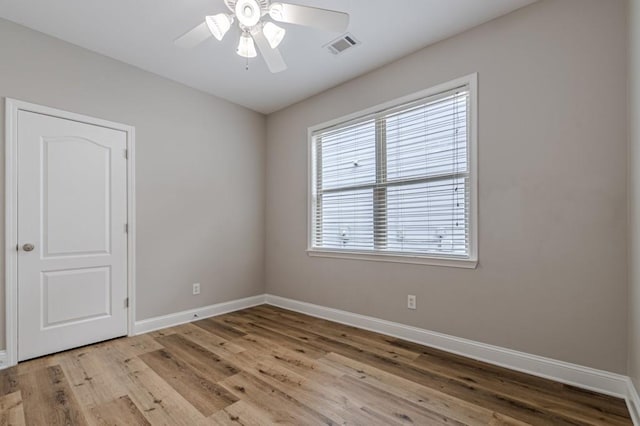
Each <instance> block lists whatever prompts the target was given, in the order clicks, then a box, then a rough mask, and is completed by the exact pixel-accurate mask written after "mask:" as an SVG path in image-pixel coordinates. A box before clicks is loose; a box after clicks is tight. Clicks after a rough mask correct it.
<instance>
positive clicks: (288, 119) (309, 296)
mask: <svg viewBox="0 0 640 426" xmlns="http://www.w3.org/2000/svg"><path fill="white" fill-rule="evenodd" d="M626 37H627V32H626V2H625V1H602V0H563V1H549V0H547V1H545V0H543V1H541V2H539V3H535V4H533V5H531V6H528V7H526V8H524V9H521V10H519V11H516V12H514V13H512V14H510V15H507V16H504V17H502V18H499V19H497V20H495V21H492V22H490V23H487V24H485V25H482V26H480V27H478V28H475V29H473V30H471V31H468V32H466V33H464V34H461V35H459V36H456V37H454V38H451V39H448V40H445V41H443V42H440V43H438V44H436V45H433V46H431V47H428V48H426V49H423V50H421V51H419V52H416V53H415V54H413V55H410V56H408V57H406V58H404V59H401V60H399V61H397V62H395V63H392V64H390V65H388V66H385V67H383V68H381V69H379V70H377V71H374V72H372V73H370V74H367V75H365V76H362V77H359V78H357V79H355V80H352V81H350V82H348V83H346V84H344V85H342V86H339V87H336V88H334V89H331V90H329V91H327V92H325V93H322V94H320V95H318V96H315V97H313V98H310V99H308V100H305V101H303V102H301V103H299V104H296V105H294V106H291V107H289V108H287V109H284V110H282V111H280V112H278V113H275V114H272V115H270V116H269V117H268V119H267V208H266V214H267V240H266V277H267V278H266V279H267V291H268V292H269V293H272V294H275V295H279V296H283V297H289V298H294V299H299V300H303V301H307V302H311V303H316V304H320V305H325V306H330V307H334V308H338V309H344V310H347V311H351V312H356V313H360V314H365V315H371V316H374V317H378V318H383V319H387V320H391V321H397V322H400V323H404V324H409V325H413V326H417V327H422V328H426V329H429V330H434V331H438V332H443V333H447V334H451V335H454V336H459V337H463V338H469V339H473V340H476V341H480V342H486V343H489V344H495V345H499V346H503V347H507V348H512V349H516V350H521V351H525V352H529V353H533V354H538V355H542V356H548V357H552V358H555V359H559V360H564V361H568V362H574V363H577V364H582V365H586V366H591V367H595V368H600V369H604V370H609V371H613V372H619V373H624V372H626V356H627V347H626V346H627V344H626V342H627V327H626V324H627V309H626V306H627V301H626V296H627V270H626V265H627V264H626V230H627V225H626V222H627V207H626V206H627V202H626V196H627V194H626V192H627V190H626V186H627V185H626V182H627V172H626V167H625V162H626V154H627V120H626V114H627V108H626V105H625V102H624V101H621V100H624V99H625V98H626V81H627V66H626V65H627V55H626V50H625V48H624V46H625V45H626ZM472 72H478V73H479V103H480V106H479V114H480V122H479V186H480V192H479V206H480V220H479V232H480V238H479V254H480V265H479V267H478V269H476V270H463V269H457V268H446V267H433V266H419V265H408V264H390V263H381V262H366V261H356V260H336V259H326V258H310V257H308V256H307V255H306V253H305V248H306V235H307V232H306V227H307V187H306V185H307V139H306V131H307V127H308V126H311V125H315V124H318V123H322V122H324V121H327V120H330V119H334V118H337V117H340V116H342V115H345V114H349V113H352V112H355V111H358V110H362V109H364V108H368V107H371V106H374V105H376V104H379V103H382V102H385V101H388V100H391V99H394V98H397V97H400V96H403V95H406V94H409V93H412V92H415V91H418V90H421V89H425V88H428V87H430V86H433V85H436V84H438V83H441V82H445V81H448V80H451V79H453V78H456V77H460V76H463V75H466V74H469V73H472ZM409 293H410V294H416V295H417V297H418V309H417V310H416V311H409V310H407V309H406V298H407V294H409Z"/></svg>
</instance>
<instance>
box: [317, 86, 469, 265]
mask: <svg viewBox="0 0 640 426" xmlns="http://www.w3.org/2000/svg"><path fill="white" fill-rule="evenodd" d="M461 86H468V87H469V106H470V108H469V109H470V112H469V114H470V115H469V121H470V123H469V168H470V173H469V181H470V183H469V186H470V187H471V190H470V197H471V200H470V206H469V208H470V210H471V211H470V212H469V236H470V246H469V256H468V257H465V258H456V257H453V256H451V257H446V258H444V257H437V256H428V255H427V256H421V255H417V254H413V253H407V255H406V256H405V255H401V256H398V255H395V254H386V253H383V252H367V253H357V252H346V251H339V250H328V249H325V248H322V247H313V235H312V234H313V229H314V227H315V224H314V220H315V216H314V214H313V211H314V207H313V200H314V198H315V196H314V195H315V185H314V182H313V181H314V176H315V173H316V172H315V164H314V161H313V157H314V155H313V133H314V132H315V131H318V130H322V129H325V128H328V127H332V126H335V125H338V124H340V123H344V122H348V121H351V120H355V119H358V118H359V117H363V116H367V115H370V114H375V113H377V112H379V111H383V110H386V109H389V108H393V107H396V106H398V105H402V104H407V103H410V102H413V101H416V100H418V99H421V98H426V97H429V96H433V95H437V94H439V93H442V92H445V91H448V90H451V89H454V88H456V87H461ZM307 254H308V255H309V256H317V257H329V258H341V259H354V260H367V261H382V262H385V261H386V262H396V263H413V264H423V265H436V266H449V267H461V268H475V267H476V266H477V265H478V73H472V74H469V75H466V76H464V77H460V78H457V79H455V80H451V81H448V82H446V83H442V84H438V85H437V86H433V87H430V88H428V89H426V90H421V91H419V92H416V93H412V94H410V95H407V96H403V97H401V98H398V99H394V100H392V101H389V102H385V103H383V104H380V105H376V106H374V107H371V108H367V109H365V110H363V111H358V112H355V113H352V114H349V115H347V116H343V117H339V118H336V119H333V120H330V121H327V122H324V123H321V124H317V125H314V126H311V127H309V128H308V129H307Z"/></svg>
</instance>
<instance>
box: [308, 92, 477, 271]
mask: <svg viewBox="0 0 640 426" xmlns="http://www.w3.org/2000/svg"><path fill="white" fill-rule="evenodd" d="M469 110H470V91H469V87H468V86H466V85H465V86H461V87H458V88H456V89H454V90H450V91H447V92H443V93H440V94H437V95H434V96H429V97H426V98H422V99H419V100H417V101H413V102H410V103H408V104H407V103H405V104H402V105H399V106H395V107H393V108H388V109H385V110H382V111H378V112H376V113H373V114H368V115H366V116H363V117H359V118H357V119H355V120H351V121H348V122H344V123H341V124H338V125H334V126H331V127H328V128H324V129H320V130H316V131H314V132H313V133H312V145H311V146H312V168H313V176H312V221H311V227H312V229H311V230H310V232H311V249H312V250H313V249H323V250H331V251H340V252H343V251H344V252H358V253H372V254H397V255H407V254H409V255H417V256H435V257H447V258H461V259H466V258H469V256H470V237H471V232H470V210H471V208H470V201H471V197H470V188H471V185H470V176H471V175H470V158H469V154H470V148H469V134H470V131H469V121H470V120H469V117H470V114H469V113H470V111H469Z"/></svg>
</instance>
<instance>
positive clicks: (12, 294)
mask: <svg viewBox="0 0 640 426" xmlns="http://www.w3.org/2000/svg"><path fill="white" fill-rule="evenodd" d="M18 111H28V112H35V113H38V114H44V115H49V116H52V117H58V118H64V119H67V120H73V121H78V122H81V123H86V124H92V125H96V126H101V127H107V128H110V129H114V130H120V131H123V132H125V133H126V134H127V222H128V228H129V229H128V231H129V232H128V233H127V297H128V298H129V306H128V309H127V315H128V318H127V333H128V335H129V336H131V335H133V333H134V323H135V306H136V303H135V294H136V292H135V288H136V286H135V278H136V274H135V271H136V267H135V265H136V264H135V259H136V257H135V253H136V250H135V249H136V243H135V242H136V238H135V235H136V234H135V230H136V225H135V218H136V214H135V188H136V186H135V128H134V127H133V126H128V125H125V124H119V123H113V122H111V121H106V120H101V119H98V118H93V117H88V116H86V115H81V114H76V113H72V112H67V111H62V110H59V109H55V108H49V107H46V106H42V105H36V104H32V103H28V102H23V101H19V100H16V99H11V98H6V99H5V126H6V128H5V243H6V244H5V267H6V271H5V293H4V294H5V305H6V307H5V317H6V319H5V328H6V343H7V344H6V346H7V347H6V351H7V363H6V365H7V366H9V367H11V366H14V365H16V364H17V363H18V274H17V272H18V251H17V247H18Z"/></svg>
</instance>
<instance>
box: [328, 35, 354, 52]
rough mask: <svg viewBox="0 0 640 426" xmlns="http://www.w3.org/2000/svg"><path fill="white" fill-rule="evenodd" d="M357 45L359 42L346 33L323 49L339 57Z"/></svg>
mask: <svg viewBox="0 0 640 426" xmlns="http://www.w3.org/2000/svg"><path fill="white" fill-rule="evenodd" d="M359 44H360V42H359V41H358V39H356V38H355V37H354V36H353V35H352V34H350V33H346V34H343V35H341V36H340V37H339V38H337V39H335V40H333V41H332V42H331V43H329V44H327V45H326V46H325V47H326V48H327V49H329V52H331V53H333V54H334V55H339V54H341V53H343V52H345V51H346V50H348V49H351V48H352V47H354V46H357V45H359Z"/></svg>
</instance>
